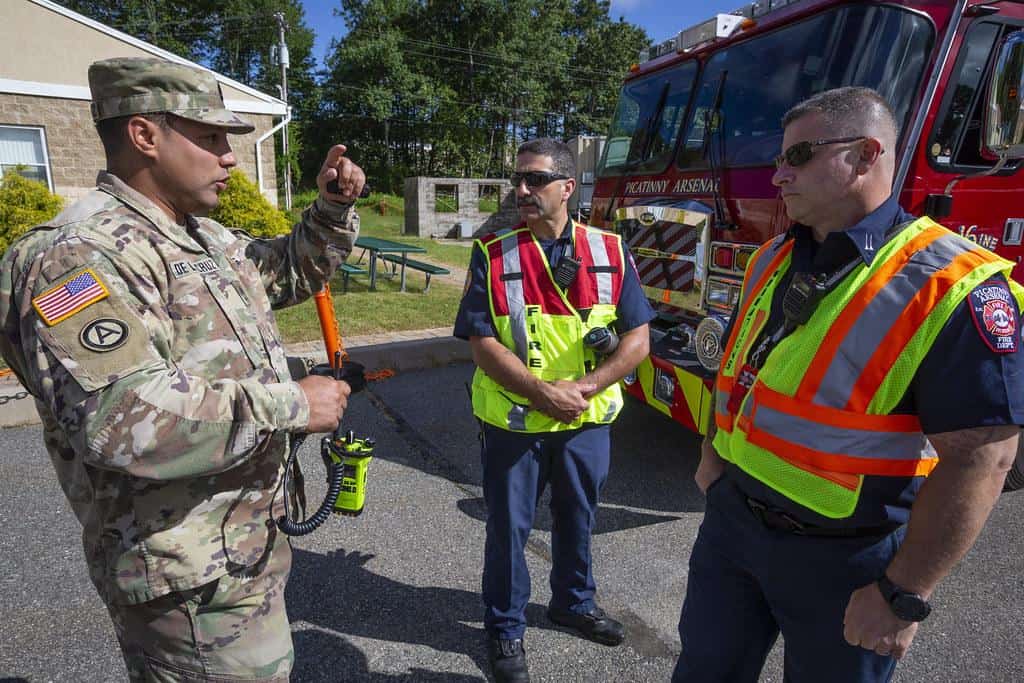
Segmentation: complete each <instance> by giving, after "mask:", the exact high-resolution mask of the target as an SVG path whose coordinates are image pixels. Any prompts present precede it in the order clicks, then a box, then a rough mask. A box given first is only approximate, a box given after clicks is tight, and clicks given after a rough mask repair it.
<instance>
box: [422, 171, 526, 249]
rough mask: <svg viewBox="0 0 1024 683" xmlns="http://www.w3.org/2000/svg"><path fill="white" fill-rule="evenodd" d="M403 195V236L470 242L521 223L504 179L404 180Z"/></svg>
mask: <svg viewBox="0 0 1024 683" xmlns="http://www.w3.org/2000/svg"><path fill="white" fill-rule="evenodd" d="M404 194H405V197H404V199H405V227H404V229H403V231H402V234H405V235H414V236H417V237H456V238H458V237H462V238H469V237H471V236H476V235H482V234H485V233H488V232H492V231H494V230H500V229H501V228H511V227H512V226H514V225H516V224H517V223H519V222H520V219H519V212H518V211H517V210H516V195H515V191H514V190H513V189H512V184H511V183H509V181H508V180H504V179H498V178H469V179H466V178H425V177H415V178H406V179H405V193H404Z"/></svg>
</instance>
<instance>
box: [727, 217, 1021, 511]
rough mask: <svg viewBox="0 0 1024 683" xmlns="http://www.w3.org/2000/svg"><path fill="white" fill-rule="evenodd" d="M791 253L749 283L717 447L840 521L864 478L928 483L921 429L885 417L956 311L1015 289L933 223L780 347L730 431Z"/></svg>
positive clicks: (992, 261) (886, 251) (894, 244)
mask: <svg viewBox="0 0 1024 683" xmlns="http://www.w3.org/2000/svg"><path fill="white" fill-rule="evenodd" d="M783 251H784V250H781V249H780V250H779V252H777V253H776V256H775V258H773V259H771V260H772V262H773V266H772V267H771V268H766V269H765V270H764V271H763V272H761V273H760V274H756V273H755V274H753V275H752V276H751V277H749V278H747V280H745V282H744V291H743V293H742V296H741V307H742V313H741V315H742V316H743V318H742V320H737V321H736V322H737V324H736V325H735V326H734V328H733V333H732V334H731V335H730V339H729V342H728V345H727V352H728V353H729V354H730V357H729V358H728V363H723V367H722V371H721V372H720V373H719V378H718V380H717V381H716V397H715V406H716V410H715V412H716V424H717V426H718V428H719V430H720V432H721V438H717V437H716V440H715V446H716V448H718V450H719V452H720V453H721V454H722V456H723V457H725V458H726V459H728V460H731V461H733V462H736V464H738V465H739V466H740V467H742V468H743V469H744V470H745V471H747V472H748V473H750V474H751V475H752V476H754V477H756V478H758V479H760V480H761V481H763V482H764V483H766V484H768V485H769V486H772V487H773V488H775V489H776V490H778V491H779V492H780V493H782V494H783V495H786V496H787V497H789V498H790V499H792V500H794V501H796V502H798V503H801V504H803V505H805V506H807V507H809V508H811V509H813V510H815V511H816V512H818V513H820V514H822V515H825V516H828V517H833V518H840V517H844V516H848V515H849V514H852V512H853V510H854V509H855V507H856V504H857V501H858V500H859V491H860V486H861V480H862V477H863V476H865V475H873V476H896V477H914V476H927V475H928V474H929V473H930V472H931V470H932V469H933V468H934V466H935V464H936V463H937V455H936V453H935V450H934V448H933V447H932V446H931V444H930V443H929V441H928V440H927V438H926V437H925V435H924V434H923V433H922V431H921V426H920V422H919V421H918V419H917V417H916V416H914V415H891V414H889V413H890V412H891V411H892V410H893V409H894V408H895V407H896V405H897V404H898V402H899V401H900V399H901V398H902V396H903V395H904V394H905V393H906V391H907V389H908V387H909V385H910V382H911V380H912V379H913V376H914V373H915V372H916V370H917V367H918V365H919V364H920V362H921V361H922V360H923V359H924V357H925V355H926V354H927V352H928V350H929V348H930V347H931V344H932V342H933V341H934V339H935V336H936V335H937V334H938V332H939V331H940V330H941V329H942V327H943V326H944V325H945V323H946V321H947V320H948V318H949V315H951V314H952V312H953V310H954V309H955V308H956V306H957V305H958V304H959V303H960V302H961V301H962V300H963V299H964V298H965V297H966V296H968V295H969V293H970V291H971V290H972V289H973V288H974V287H975V286H977V285H978V284H981V283H982V282H984V281H985V280H986V279H988V278H990V277H992V275H994V274H996V273H1000V272H1004V273H1006V274H1007V277H1008V276H1009V272H1010V270H1011V269H1012V264H1011V263H1009V262H1008V261H1005V260H1003V259H1000V258H999V257H997V256H995V254H992V253H991V252H989V251H987V250H984V249H982V248H980V247H978V246H977V245H975V244H973V243H971V242H968V241H967V240H964V239H963V238H961V237H959V236H958V235H955V234H954V233H952V232H950V231H948V230H946V229H945V228H943V227H941V226H939V225H937V224H935V223H934V222H933V221H931V220H930V219H927V218H922V219H918V220H916V221H914V222H913V223H912V224H910V225H909V226H907V227H906V228H904V229H903V230H902V231H901V232H900V233H898V234H897V235H896V236H894V237H893V238H892V239H891V240H890V241H889V242H887V243H886V245H885V246H883V248H882V249H881V250H880V251H879V254H878V256H877V257H876V259H875V261H874V262H873V263H872V266H871V267H870V268H868V267H865V266H860V267H858V268H857V269H856V270H854V271H853V272H852V273H851V274H850V275H849V276H847V277H846V278H845V279H844V280H843V281H842V282H841V283H840V285H839V286H838V287H837V288H835V289H834V290H833V291H832V292H831V293H829V295H828V296H826V298H825V299H824V300H823V301H822V304H821V305H820V306H819V309H818V311H816V312H815V314H814V316H812V318H811V320H809V321H808V323H807V324H806V325H804V326H802V327H800V328H798V329H797V330H796V331H794V332H793V333H792V334H791V335H789V336H788V337H787V338H785V339H784V340H782V341H781V342H780V343H779V344H778V346H776V348H775V349H774V350H773V352H772V353H770V354H769V356H768V359H767V361H766V362H765V365H764V368H762V370H761V372H760V373H759V374H758V377H757V380H756V381H755V383H754V385H753V387H752V389H751V390H750V391H749V392H748V395H747V396H746V397H745V399H744V400H743V402H742V404H741V407H740V411H739V412H740V414H739V416H735V421H734V419H733V418H734V416H732V415H730V414H729V411H728V399H729V395H730V392H731V391H732V387H733V385H734V383H735V375H736V374H737V373H738V368H740V367H742V365H743V363H744V362H745V361H746V358H747V356H748V354H749V352H750V349H749V346H750V344H751V342H752V339H753V337H754V336H756V334H757V332H758V329H759V328H758V326H757V325H755V324H752V323H750V322H749V321H748V319H749V318H750V317H751V314H752V313H753V317H754V319H755V320H756V318H757V317H758V316H759V315H760V316H761V317H765V316H766V315H767V311H768V310H769V309H770V306H771V300H772V298H773V297H774V291H775V287H776V286H777V284H778V281H779V279H780V278H779V277H774V278H773V277H772V271H775V270H776V269H778V270H779V271H780V272H784V271H785V269H787V268H788V263H784V258H785V256H783V255H782V252H783ZM766 260H767V259H764V258H761V259H759V262H758V263H757V264H756V265H758V266H759V265H760V262H761V261H766ZM748 285H749V287H748ZM1011 287H1012V288H1013V289H1014V292H1015V294H1016V292H1017V291H1018V290H1019V289H1020V288H1019V286H1017V285H1016V283H1012V284H1011ZM740 322H743V323H744V324H742V325H740V324H738V323H740ZM762 324H763V323H762ZM738 344H742V345H743V346H742V348H739V349H737V345H738ZM805 364H806V367H805ZM794 368H795V369H794ZM787 467H788V468H791V469H790V470H788V471H787V470H786V468H787ZM792 468H796V469H797V470H802V471H803V474H798V473H797V472H796V471H794V470H793V469H792ZM808 474H809V475H813V476H811V477H810V478H808V477H807V476H805V475H808ZM815 481H817V482H819V483H818V484H815ZM836 487H838V488H836ZM841 490H845V491H846V493H841V492H840V491H841Z"/></svg>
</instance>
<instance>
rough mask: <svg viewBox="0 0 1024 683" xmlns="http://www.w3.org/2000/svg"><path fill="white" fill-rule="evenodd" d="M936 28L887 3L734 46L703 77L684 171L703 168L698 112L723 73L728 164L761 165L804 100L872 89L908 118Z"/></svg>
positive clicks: (682, 160)
mask: <svg viewBox="0 0 1024 683" xmlns="http://www.w3.org/2000/svg"><path fill="white" fill-rule="evenodd" d="M933 40H934V31H933V29H932V25H931V23H930V22H929V21H928V19H927V18H925V17H923V16H921V15H919V14H915V13H912V12H908V11H906V10H903V9H900V8H898V7H895V6H891V5H889V6H886V5H864V4H860V5H847V6H845V7H840V8H837V9H834V10H831V11H828V12H824V13H822V14H819V15H817V16H815V17H811V18H809V19H806V20H804V21H801V22H799V23H796V24H793V25H790V26H784V27H782V28H779V29H777V30H775V31H772V32H770V33H766V34H764V35H761V36H757V37H755V38H752V39H751V40H748V41H744V42H741V43H737V44H735V45H733V46H731V47H729V48H727V49H725V50H723V51H721V52H718V53H717V54H715V55H713V56H712V57H711V59H710V60H708V63H707V66H706V67H705V68H704V70H703V72H702V73H701V78H700V84H699V85H698V90H697V97H696V101H695V106H694V110H693V112H692V114H691V115H690V117H689V119H688V121H689V122H690V123H689V126H688V128H687V133H686V136H685V142H684V144H683V145H682V147H681V149H680V154H679V165H680V166H681V167H683V168H693V167H700V166H704V165H706V163H707V160H706V159H704V144H703V141H704V130H703V127H704V121H705V117H704V111H705V110H706V109H707V108H708V107H711V106H712V104H713V103H712V99H713V98H714V96H715V89H716V87H717V84H718V81H719V78H720V77H721V73H722V71H727V72H728V73H729V78H728V81H727V82H726V86H725V91H724V92H723V93H722V104H721V112H720V114H721V119H720V121H721V123H720V125H721V130H719V131H716V132H717V133H718V134H719V135H720V136H721V138H722V141H723V142H724V159H722V163H723V164H724V165H726V166H748V165H756V166H761V165H767V164H770V163H771V160H772V158H773V157H774V156H775V155H776V154H778V153H779V146H780V144H781V142H782V117H783V115H784V114H785V113H786V111H787V110H788V109H789V108H790V107H792V106H793V105H794V104H796V103H797V102H800V101H801V100H803V99H806V98H807V97H809V96H810V95H812V94H814V93H816V92H821V91H823V90H829V89H831V88H838V87H841V86H844V85H862V86H868V87H871V88H874V89H876V90H878V91H879V92H880V93H881V95H882V96H883V97H885V98H886V99H887V100H888V101H889V102H890V103H891V104H892V105H893V110H894V111H895V113H896V119H897V121H900V123H901V124H903V125H904V127H905V124H906V123H907V122H908V120H909V113H910V106H911V104H912V101H913V98H914V95H915V93H916V92H917V86H918V83H919V82H920V79H921V76H922V73H923V71H924V66H925V64H926V63H927V59H928V51H929V50H930V49H931V47H932V41H933Z"/></svg>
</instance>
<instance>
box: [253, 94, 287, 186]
mask: <svg viewBox="0 0 1024 683" xmlns="http://www.w3.org/2000/svg"><path fill="white" fill-rule="evenodd" d="M291 120H292V108H291V106H289V107H288V109H287V111H286V112H285V114H284V118H283V119H281V122H280V123H278V124H277V125H276V126H274V127H273V128H271V129H270V130H268V131H267V132H266V133H264V134H263V135H261V136H260V137H259V139H258V140H256V183H257V184H258V185H259V188H260V195H264V194H265V190H264V189H263V153H262V152H261V151H260V147H261V146H262V145H263V141H264V140H266V139H267V138H269V137H270V136H271V135H273V134H274V133H276V132H277V131H279V130H281V129H282V128H284V127H285V126H287V125H288V124H289V123H290V122H291Z"/></svg>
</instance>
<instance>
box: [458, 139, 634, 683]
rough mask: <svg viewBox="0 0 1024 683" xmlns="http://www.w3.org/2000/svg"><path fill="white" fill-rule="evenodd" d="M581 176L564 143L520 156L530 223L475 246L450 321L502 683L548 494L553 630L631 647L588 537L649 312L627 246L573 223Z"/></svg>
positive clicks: (519, 648) (521, 666)
mask: <svg viewBox="0 0 1024 683" xmlns="http://www.w3.org/2000/svg"><path fill="white" fill-rule="evenodd" d="M575 175H576V169H575V163H574V160H573V157H572V154H571V152H570V150H569V148H568V146H566V145H565V144H564V143H562V142H558V141H556V140H550V139H546V138H541V139H537V140H531V141H529V142H526V143H524V144H523V145H522V146H520V148H519V150H518V152H517V154H516V170H515V173H514V174H513V175H512V185H513V187H514V190H515V193H516V204H517V206H518V208H519V215H520V217H521V218H522V220H523V223H521V224H520V225H518V226H517V227H515V228H513V229H511V230H504V231H500V232H497V233H492V234H490V235H486V236H483V237H481V238H480V239H479V240H477V242H476V244H475V245H474V248H473V255H472V258H471V262H470V268H469V275H468V279H467V283H466V292H465V294H464V295H463V299H462V303H461V305H460V307H459V314H458V318H457V319H456V322H455V336H457V337H460V338H462V339H468V340H469V342H470V345H471V347H472V351H473V360H474V362H475V363H476V365H477V370H476V374H475V375H474V377H473V389H472V394H473V413H474V415H476V417H477V418H478V420H479V421H480V423H481V428H482V435H483V447H482V453H481V460H482V464H483V490H484V500H485V502H486V503H487V535H486V541H485V548H484V572H483V601H484V606H485V613H484V627H485V629H486V631H487V637H488V646H489V655H490V663H491V668H492V671H493V674H494V677H495V680H497V681H498V682H499V683H505V682H511V681H515V682H517V683H518V682H522V681H528V680H529V673H528V669H527V665H526V653H525V650H524V648H523V635H524V633H525V631H526V617H525V609H526V604H527V602H528V601H529V598H530V576H529V569H528V567H527V564H526V557H525V554H524V551H525V548H526V541H527V538H528V537H529V534H530V529H531V528H532V526H533V520H534V514H535V511H536V508H537V504H538V502H539V500H540V496H541V494H542V493H543V491H544V488H545V487H546V486H550V487H551V516H552V525H551V527H552V528H551V601H550V604H549V607H548V618H549V619H550V620H551V621H552V622H554V623H556V624H558V625H561V626H565V627H567V628H569V629H572V630H573V631H575V632H577V633H579V634H580V635H582V636H583V637H585V638H587V639H589V640H592V641H594V642H598V643H601V644H604V645H609V646H615V645H618V644H619V643H621V642H622V640H623V637H624V635H625V631H624V629H623V626H622V624H620V623H619V622H618V621H616V620H615V619H613V618H612V617H610V616H609V615H607V614H606V613H605V612H604V611H603V610H602V609H601V608H600V607H598V606H597V603H596V602H595V600H594V594H595V592H596V586H595V583H594V576H593V572H592V571H591V550H590V546H591V533H592V531H593V528H594V519H595V514H596V512H597V506H598V499H599V496H600V493H601V489H602V487H603V485H604V482H605V479H606V477H607V475H608V465H609V461H610V452H609V429H610V425H611V423H612V421H613V420H614V419H615V417H616V416H617V415H618V413H619V410H620V409H621V408H622V401H623V398H622V392H621V389H620V388H619V384H618V381H619V380H620V379H622V377H624V376H625V375H626V374H627V373H629V372H630V371H631V370H632V369H633V368H635V367H636V366H637V365H638V364H639V363H640V361H641V360H642V359H643V358H644V357H645V356H646V355H647V352H648V344H649V340H648V327H647V324H648V322H650V320H651V319H652V318H653V317H654V311H653V310H652V309H651V306H650V304H649V303H648V302H647V299H646V297H644V294H643V290H642V289H641V287H640V279H639V276H638V275H637V273H636V268H635V266H634V265H633V262H632V260H630V258H629V256H628V253H627V252H625V251H624V250H623V248H622V241H621V239H620V238H619V236H618V235H614V234H611V233H607V232H603V231H601V230H597V229H595V228H590V227H587V226H585V225H580V224H578V223H575V222H574V221H572V220H570V219H569V213H568V210H567V206H566V202H567V201H568V200H569V198H570V197H571V196H572V193H573V191H574V189H575V186H576V181H575V179H574V178H575ZM615 338H618V345H617V346H615V344H614V341H613V340H614V339H615ZM594 347H596V348H594Z"/></svg>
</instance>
